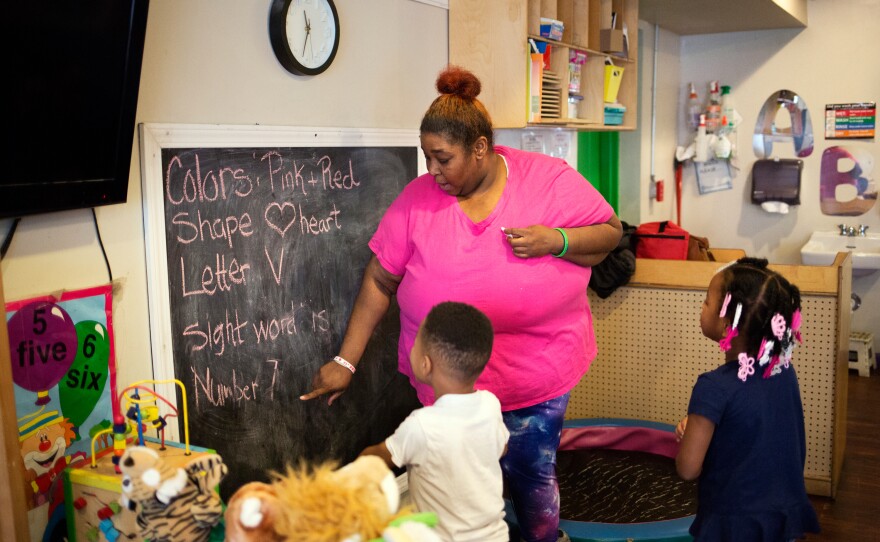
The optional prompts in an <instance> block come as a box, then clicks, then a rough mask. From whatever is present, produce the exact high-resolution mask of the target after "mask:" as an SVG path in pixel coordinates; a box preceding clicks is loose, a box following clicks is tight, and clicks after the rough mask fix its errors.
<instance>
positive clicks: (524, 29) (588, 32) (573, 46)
mask: <svg viewBox="0 0 880 542" xmlns="http://www.w3.org/2000/svg"><path fill="white" fill-rule="evenodd" d="M612 12H614V13H617V25H616V28H617V29H622V28H623V25H624V24H625V25H626V28H627V34H628V39H627V41H628V47H627V50H628V58H622V57H620V56H617V54H610V53H603V52H601V51H600V31H601V30H602V29H605V28H610V26H611V14H612ZM541 17H547V18H551V19H557V20H560V21H562V22H563V25H564V30H563V36H562V40H559V41H555V40H550V39H547V38H542V37H541V36H540V20H541ZM638 24H639V15H638V0H503V1H502V0H449V61H450V63H452V64H455V65H459V66H462V67H464V68H466V69H468V70H471V71H472V72H474V73H475V74H476V75H477V77H479V78H480V81H481V82H482V85H483V89H482V92H481V93H480V100H481V101H482V102H483V103H484V104H485V105H486V107H487V109H488V110H489V114H490V115H492V120H493V123H494V125H495V127H496V128H524V127H527V126H550V127H568V128H573V129H576V130H583V131H590V130H596V131H598V130H611V131H626V130H634V129H635V128H636V118H637V115H638V103H637V100H638ZM529 39H532V40H534V41H536V42H538V41H541V42H545V43H548V44H550V49H551V52H550V69H551V70H552V71H554V72H556V73H557V74H559V75H560V79H561V91H562V92H561V96H560V101H561V104H560V105H561V111H562V114H561V118H551V119H547V118H541V119H538V120H535V121H532V122H529V100H530V92H529V71H530V55H529V53H530V46H529ZM573 50H574V51H582V52H585V53H586V54H587V61H586V63H585V64H584V65H583V66H581V73H580V87H581V92H580V94H581V95H582V96H583V100H582V101H581V102H580V104H579V106H578V111H577V117H576V118H569V117H568V96H569V82H570V73H569V69H568V64H569V55H570V53H571V51H573ZM607 58H611V59H612V61H613V63H614V64H615V65H616V66H618V67H621V68H623V69H624V73H623V77H622V79H621V84H620V90H619V91H618V96H617V103H620V104H622V105H623V106H625V107H626V112H625V114H624V117H623V123H622V124H620V125H606V124H605V118H604V114H605V103H604V99H603V98H604V83H605V61H606V59H607Z"/></svg>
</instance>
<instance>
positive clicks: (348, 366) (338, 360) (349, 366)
mask: <svg viewBox="0 0 880 542" xmlns="http://www.w3.org/2000/svg"><path fill="white" fill-rule="evenodd" d="M333 361H335V362H336V363H338V364H340V365H342V366H343V367H345V368H346V369H348V370H349V371H351V374H354V372H355V371H356V369H355V367H354V365H352V364H351V363H349V362H348V361H346V360H345V359H343V358H341V357H339V356H333Z"/></svg>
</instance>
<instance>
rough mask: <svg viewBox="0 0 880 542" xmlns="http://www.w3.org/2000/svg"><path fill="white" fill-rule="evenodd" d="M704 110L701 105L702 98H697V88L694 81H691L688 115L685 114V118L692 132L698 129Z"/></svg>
mask: <svg viewBox="0 0 880 542" xmlns="http://www.w3.org/2000/svg"><path fill="white" fill-rule="evenodd" d="M702 110H703V108H702V106H701V105H700V100H699V98H697V89H696V87H694V84H693V83H690V89H689V91H688V103H687V115H685V120H686V121H687V125H688V128H690V130H691V131H692V132H694V131H696V130H697V128H698V127H699V126H700V114H701V113H702V112H703V111H702Z"/></svg>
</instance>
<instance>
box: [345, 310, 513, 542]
mask: <svg viewBox="0 0 880 542" xmlns="http://www.w3.org/2000/svg"><path fill="white" fill-rule="evenodd" d="M493 336H494V334H493V331H492V324H491V323H490V322H489V319H488V318H487V317H486V315H485V314H483V313H482V312H480V311H479V310H478V309H476V308H474V307H472V306H470V305H467V304H464V303H457V302H445V303H440V304H439V305H436V306H435V307H434V308H432V309H431V311H430V312H429V313H428V316H427V317H425V319H424V320H423V321H422V324H421V326H420V327H419V332H418V335H417V336H416V340H415V344H413V348H412V351H411V352H410V364H411V365H412V370H413V375H415V377H416V379H418V381H419V382H422V383H424V384H428V385H429V386H431V387H432V388H433V390H434V401H435V402H434V404H433V405H430V406H426V407H423V408H420V409H418V410H416V411H414V412H413V413H412V414H410V415H409V417H407V418H406V419H405V420H404V421H403V423H401V424H400V427H398V428H397V430H396V431H395V432H394V434H393V435H391V436H390V437H388V438H387V439H386V440H385V441H384V442H381V443H379V444H375V445H373V446H369V447H368V448H366V449H365V450H364V451H363V452H362V453H361V455H365V454H370V455H378V456H379V457H381V458H382V459H384V460H385V462H386V463H388V465H389V466H391V467H394V466H396V467H403V466H405V467H406V470H407V475H408V478H409V492H410V497H411V498H412V501H413V503H414V504H415V506H416V508H417V509H418V510H419V511H424V512H435V513H437V515H438V517H439V520H440V522H439V525H438V526H437V532H438V534H440V535H441V537H442V538H443V539H444V540H449V541H454V542H467V541H477V540H479V541H482V542H495V541H497V542H507V541H508V540H509V536H508V532H507V524H506V523H505V522H504V501H503V499H502V478H501V465H500V463H499V460H500V459H501V456H503V455H504V452H505V451H506V448H507V439H508V437H509V436H510V434H509V433H508V431H507V428H506V427H505V426H504V421H503V420H502V418H501V404H500V403H499V402H498V399H497V398H496V397H495V396H494V395H493V394H492V393H490V392H488V391H485V390H475V389H474V382H475V381H476V380H477V377H478V376H479V375H480V373H481V372H482V371H483V368H484V367H485V366H486V363H487V362H488V361H489V356H490V354H491V353H492V340H493Z"/></svg>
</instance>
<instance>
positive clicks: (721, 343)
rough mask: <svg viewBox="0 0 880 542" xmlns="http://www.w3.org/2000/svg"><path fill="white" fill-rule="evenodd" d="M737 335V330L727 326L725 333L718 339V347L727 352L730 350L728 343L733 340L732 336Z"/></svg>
mask: <svg viewBox="0 0 880 542" xmlns="http://www.w3.org/2000/svg"><path fill="white" fill-rule="evenodd" d="M737 335H739V331H737V330H736V328H735V327H730V326H727V334H725V335H724V337H722V338H721V340H720V341H718V347H719V348H720V349H721V351H722V352H727V351H728V350H730V343H731V341H733V338H734V337H736V336H737Z"/></svg>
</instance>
